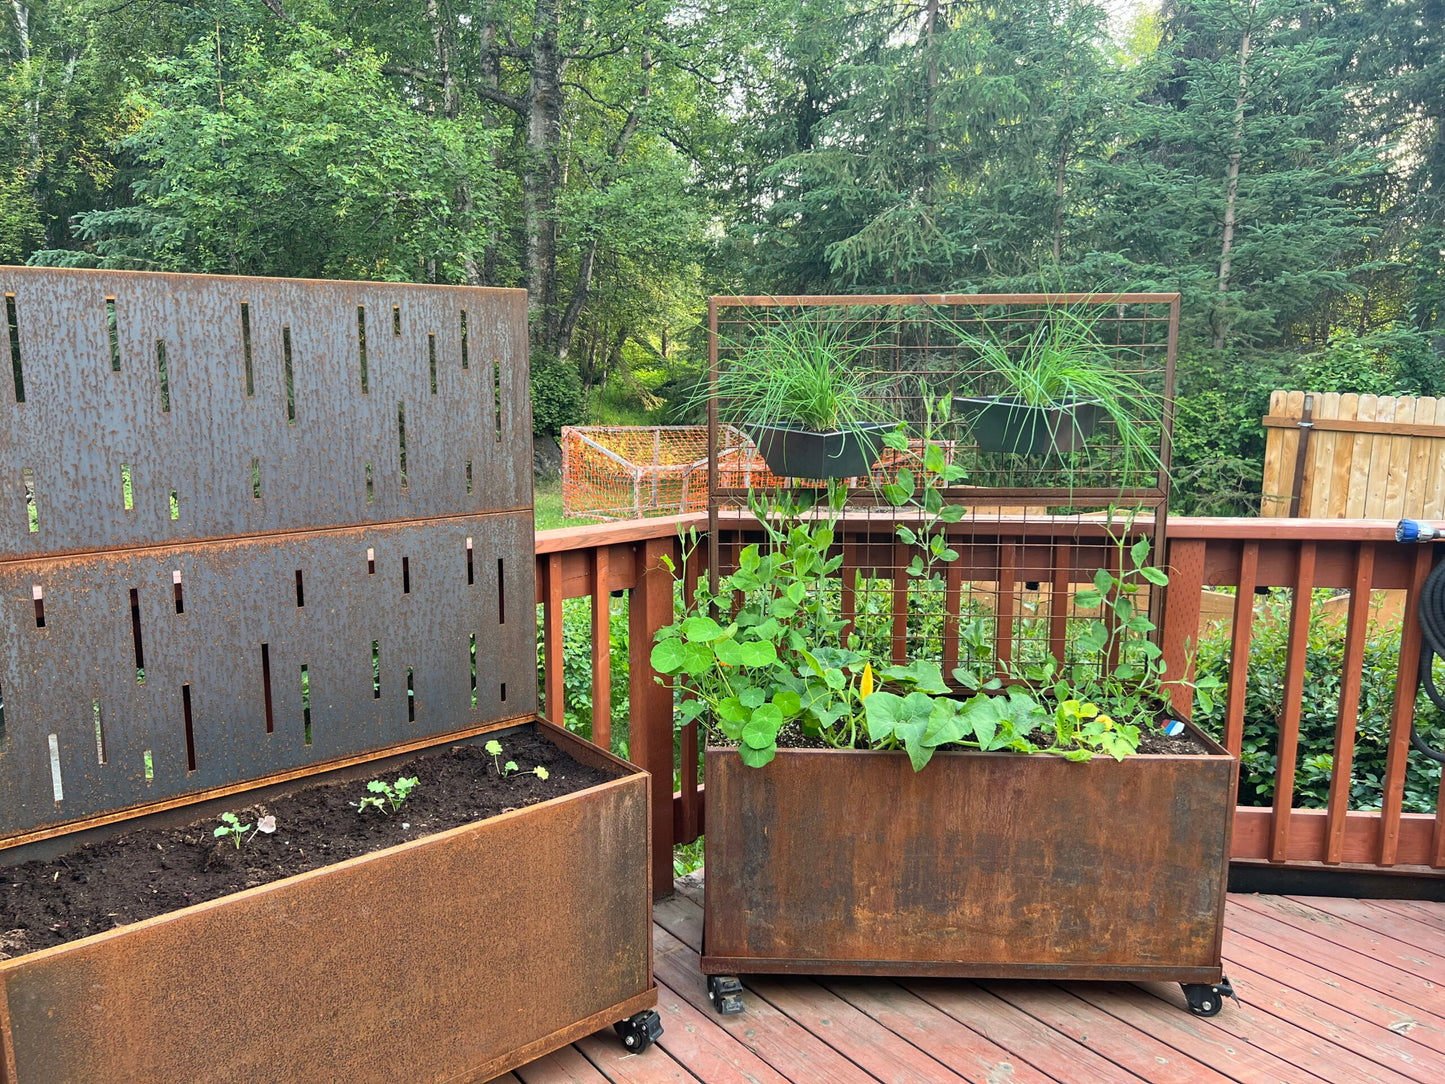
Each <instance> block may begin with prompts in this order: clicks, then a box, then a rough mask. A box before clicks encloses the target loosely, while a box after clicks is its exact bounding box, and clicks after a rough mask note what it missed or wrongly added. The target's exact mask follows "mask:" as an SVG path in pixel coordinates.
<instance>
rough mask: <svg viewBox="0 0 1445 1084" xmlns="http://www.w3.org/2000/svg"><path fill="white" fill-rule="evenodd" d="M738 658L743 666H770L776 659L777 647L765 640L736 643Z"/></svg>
mask: <svg viewBox="0 0 1445 1084" xmlns="http://www.w3.org/2000/svg"><path fill="white" fill-rule="evenodd" d="M738 660H739V661H740V662H741V663H742V664H743V665H744V666H771V665H772V664H773V663H775V662H777V661H778V649H777V648H775V647H774V646H773V645H772V644H770V643H769V642H768V641H766V640H751V641H749V642H747V643H745V644H739V645H738Z"/></svg>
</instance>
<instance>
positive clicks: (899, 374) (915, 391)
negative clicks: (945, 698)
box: [708, 294, 1179, 687]
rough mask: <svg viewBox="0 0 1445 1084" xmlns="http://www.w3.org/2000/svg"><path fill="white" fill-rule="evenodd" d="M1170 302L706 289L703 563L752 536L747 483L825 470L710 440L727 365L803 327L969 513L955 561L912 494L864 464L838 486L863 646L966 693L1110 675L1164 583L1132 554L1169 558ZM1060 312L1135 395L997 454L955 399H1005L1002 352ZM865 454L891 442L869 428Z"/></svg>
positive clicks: (943, 492)
mask: <svg viewBox="0 0 1445 1084" xmlns="http://www.w3.org/2000/svg"><path fill="white" fill-rule="evenodd" d="M1178 315H1179V299H1178V295H1177V294H1114V295H1082V294H1067V295H1046V294H1032V295H1028V294H1024V295H932V296H922V295H904V296H857V297H849V296H825V297H717V298H713V299H711V300H710V302H709V353H710V380H711V391H712V395H711V396H710V398H709V402H708V432H709V445H708V446H709V451H710V453H714V454H711V455H710V456H709V471H710V477H709V492H710V494H711V497H710V500H709V513H710V527H711V532H710V543H709V567H710V569H711V570H712V572H713V574H714V575H715V574H716V573H718V572H719V571H721V572H726V571H728V570H729V569H731V568H732V567H734V566H735V562H736V560H737V553H738V551H739V549H740V548H741V547H742V546H743V545H745V544H746V543H747V542H749V541H755V540H757V539H758V538H759V535H758V534H757V532H756V531H754V530H752V529H751V528H750V527H749V523H750V521H751V517H750V516H748V515H746V513H745V509H746V507H747V502H748V497H749V493H750V492H751V493H752V494H754V495H757V494H760V493H764V492H766V491H768V490H783V489H788V488H792V489H799V488H801V489H804V490H807V489H810V488H811V489H813V490H815V491H816V490H818V488H819V487H821V486H822V485H823V484H824V483H823V482H821V481H819V480H817V479H804V478H793V479H788V478H781V477H777V476H771V477H768V478H766V479H765V480H753V481H752V485H751V486H750V487H749V486H747V485H740V484H738V482H739V480H738V479H737V478H736V477H735V476H730V475H729V473H728V471H727V470H726V468H725V466H724V464H725V460H723V459H719V458H718V457H717V455H716V454H715V453H717V452H719V451H721V450H722V445H721V443H720V434H722V433H724V432H726V431H728V430H729V427H730V426H733V425H735V424H736V423H738V422H739V421H742V420H743V417H742V414H741V412H740V411H739V410H737V409H736V408H735V404H734V403H732V402H731V401H730V400H729V399H727V398H725V397H723V396H722V395H720V394H719V389H720V387H723V388H725V387H726V384H727V381H726V374H727V372H728V367H729V366H730V365H732V364H735V363H737V361H738V359H739V358H740V357H742V355H744V354H745V353H746V352H747V351H748V350H749V349H750V348H752V346H753V344H754V343H755V342H756V341H757V340H758V338H759V337H760V336H763V335H765V334H766V333H767V329H769V328H779V327H784V326H785V325H787V324H788V323H789V322H798V321H806V322H808V324H810V325H811V326H813V327H817V328H821V329H823V332H824V335H823V337H824V338H825V339H827V340H828V341H829V342H830V343H832V344H833V345H834V346H837V347H840V355H841V356H842V357H844V358H846V359H847V360H846V362H844V364H847V365H849V366H851V367H853V368H854V369H856V370H862V371H864V372H865V373H866V374H867V379H865V380H863V381H861V382H860V384H859V386H860V387H862V388H863V389H865V390H864V394H865V395H866V396H867V398H868V399H869V400H870V402H869V404H868V405H869V410H868V412H867V416H868V417H869V418H874V419H881V420H883V421H884V424H886V425H888V426H890V427H891V426H894V425H898V426H901V427H902V428H901V429H900V430H899V432H900V433H905V434H906V437H907V445H906V446H907V447H908V449H909V451H910V452H913V453H914V455H913V456H911V457H909V458H910V460H911V461H910V463H909V464H908V465H909V467H910V473H911V474H912V475H913V480H914V481H916V483H917V486H918V489H919V491H920V492H921V490H922V489H923V488H924V487H925V486H927V485H929V484H931V485H932V486H933V487H934V488H935V489H936V490H937V498H938V499H939V500H941V502H942V503H944V504H947V505H949V506H953V507H957V508H960V509H961V510H962V512H961V517H960V518H959V519H958V521H957V522H955V523H951V524H948V525H946V526H944V527H943V528H941V529H942V530H943V532H944V535H945V537H946V546H947V547H948V548H949V549H951V550H952V551H954V552H956V553H957V555H958V556H957V558H956V559H954V560H948V561H934V560H927V558H928V556H929V555H928V551H927V547H926V545H925V544H924V542H923V540H922V533H921V531H920V530H912V528H910V527H909V525H910V523H912V525H913V527H914V528H918V527H920V526H921V523H915V522H913V521H914V519H920V520H927V519H928V518H929V517H928V516H926V515H925V514H924V513H923V511H922V509H921V503H920V500H917V499H916V500H914V501H912V502H905V503H906V504H907V505H908V506H907V507H899V506H898V504H897V503H896V500H895V499H894V498H896V496H897V494H896V492H895V493H890V492H889V490H888V487H887V486H886V485H884V484H882V482H881V481H880V479H879V477H878V475H879V471H878V470H877V469H876V467H875V469H873V470H871V471H864V472H863V473H860V474H857V475H855V476H853V477H851V478H847V479H843V480H841V481H839V482H837V483H835V484H836V485H840V486H841V487H842V488H843V491H844V492H845V493H846V502H845V507H844V508H843V510H842V512H841V516H840V519H839V522H838V531H837V534H838V539H839V541H838V543H837V552H838V554H840V555H841V556H842V558H843V562H842V567H841V570H840V572H841V574H840V577H839V580H838V583H837V588H836V592H835V593H834V595H833V597H830V598H828V599H825V600H824V603H825V605H828V606H830V607H834V606H835V607H837V612H838V613H839V614H840V615H842V616H843V617H844V618H845V619H846V620H847V621H848V622H849V624H848V631H849V633H850V634H852V635H854V636H856V638H857V640H856V642H857V644H858V646H859V647H860V648H861V649H862V650H864V651H865V652H866V653H867V654H868V655H869V656H870V657H873V658H878V659H882V660H891V661H892V662H895V663H902V662H904V661H912V660H916V659H924V658H931V659H936V660H937V661H939V662H940V663H941V665H942V668H943V671H944V673H945V675H953V674H954V673H955V672H956V671H957V672H958V673H959V674H968V673H971V674H972V675H974V677H973V679H972V680H969V681H963V680H961V679H960V682H959V683H960V684H962V685H963V686H964V687H967V686H968V685H970V684H972V683H973V681H978V682H982V681H984V680H987V679H990V678H993V677H998V678H1002V679H1004V680H1005V681H1007V680H1009V679H1010V678H1011V677H1014V676H1016V675H1018V674H1019V673H1020V672H1021V671H1022V670H1024V669H1025V668H1027V667H1029V666H1030V665H1032V664H1043V663H1045V662H1046V661H1047V660H1050V659H1052V660H1054V661H1055V662H1057V663H1058V664H1060V665H1064V664H1072V663H1076V662H1080V661H1087V662H1089V663H1090V664H1091V665H1093V664H1097V665H1098V666H1100V667H1107V668H1108V669H1111V670H1112V669H1113V667H1114V666H1116V665H1117V664H1118V662H1119V661H1120V658H1121V656H1123V657H1127V656H1128V654H1129V653H1130V652H1131V651H1134V650H1136V648H1137V645H1138V643H1139V642H1142V641H1144V640H1146V639H1150V638H1151V637H1152V638H1154V639H1155V640H1156V641H1157V632H1151V631H1150V630H1148V629H1146V628H1145V627H1144V622H1142V621H1135V622H1134V624H1133V626H1132V627H1130V625H1129V622H1130V621H1131V620H1132V618H1133V617H1134V616H1135V615H1138V616H1144V615H1148V616H1151V617H1152V623H1153V624H1154V625H1155V626H1157V625H1159V624H1160V623H1161V615H1162V609H1161V603H1162V591H1160V590H1159V589H1158V588H1157V587H1156V586H1154V585H1153V584H1150V583H1149V582H1148V581H1147V580H1146V579H1144V577H1143V576H1142V575H1141V574H1140V573H1139V571H1138V568H1137V565H1139V564H1150V565H1154V566H1157V565H1159V564H1160V563H1161V562H1162V554H1163V541H1164V532H1165V524H1166V516H1167V503H1168V495H1169V475H1168V467H1169V459H1170V434H1171V428H1172V421H1173V390H1174V389H1173V380H1174V358H1175V350H1176V343H1177V334H1178ZM1061 320H1066V321H1070V322H1072V324H1073V325H1074V326H1075V327H1077V328H1082V329H1083V336H1082V338H1083V339H1085V340H1086V341H1087V349H1088V352H1089V353H1090V354H1091V355H1092V356H1093V358H1094V359H1095V361H1094V364H1096V365H1097V366H1099V367H1102V368H1103V369H1104V370H1105V371H1106V372H1107V373H1108V374H1112V376H1113V378H1114V379H1115V380H1116V381H1117V383H1118V384H1119V385H1120V386H1122V387H1124V388H1125V389H1126V390H1128V391H1130V394H1127V395H1125V396H1124V397H1123V406H1124V407H1125V408H1126V410H1127V413H1126V412H1125V411H1124V410H1120V409H1119V406H1118V404H1113V406H1114V413H1111V412H1110V410H1108V409H1104V408H1102V407H1100V408H1099V409H1097V410H1096V411H1095V412H1094V413H1095V414H1096V416H1095V417H1093V418H1091V419H1088V421H1090V422H1092V423H1094V424H1093V426H1092V429H1090V430H1089V431H1088V432H1087V433H1080V432H1077V430H1079V429H1083V428H1086V427H1085V426H1082V425H1077V424H1076V423H1074V422H1072V421H1067V420H1066V421H1065V422H1063V423H1062V424H1061V425H1060V426H1056V428H1055V430H1054V431H1053V432H1064V433H1065V436H1067V437H1069V438H1072V439H1067V440H1058V441H1056V442H1055V444H1054V445H1052V446H1049V445H1048V443H1047V442H1045V447H1044V448H1043V449H1042V450H1040V449H1038V448H1035V449H1032V453H1033V454H1025V453H1026V452H1027V451H1028V450H1026V449H1023V448H1022V446H1020V445H1018V444H1005V446H1004V447H1005V448H1009V449H1014V450H1002V451H1000V450H991V449H990V445H989V439H988V437H987V435H986V434H982V433H981V432H980V430H981V429H982V428H983V422H985V421H988V419H983V420H980V418H979V417H978V415H977V413H976V411H977V409H978V408H977V406H976V404H973V403H965V402H961V401H962V400H975V401H977V400H985V401H987V400H990V399H992V398H996V399H998V400H1000V401H1003V402H1005V403H1009V402H1013V401H1014V400H1012V399H1011V398H1010V393H1011V392H1013V391H1015V390H1016V389H1015V388H1013V387H1011V386H1010V384H1009V381H1008V378H1007V377H1006V376H1005V375H1004V374H1003V373H1001V372H1000V364H999V359H1000V358H1003V359H1005V361H1008V362H1015V363H1016V362H1019V361H1020V360H1023V359H1024V355H1025V353H1026V350H1027V344H1028V343H1029V342H1030V341H1031V340H1035V339H1037V338H1039V337H1041V336H1046V335H1047V334H1048V332H1049V328H1050V326H1051V322H1057V321H1061ZM1077 337H1078V336H1076V338H1077ZM990 347H992V348H994V349H993V350H992V351H991V352H990V349H989V348H990ZM720 378H722V380H721V382H720ZM930 400H932V401H933V402H932V404H930ZM939 401H942V402H943V403H944V407H943V409H942V411H941V414H942V417H943V420H942V421H940V411H939V407H938V402H939ZM955 402H958V403H959V407H958V409H953V404H954V403H955ZM730 408H734V409H731V410H730ZM1010 409H1012V408H1010ZM971 410H972V411H974V413H970V411H971ZM1116 415H1118V416H1116ZM785 420H786V419H785ZM1051 424H1053V423H1051ZM743 428H744V429H745V430H748V431H749V434H750V435H752V436H754V437H756V436H757V432H756V430H755V429H754V428H753V427H751V426H749V425H747V424H744V425H743ZM895 442H896V443H898V444H902V443H903V442H902V441H899V440H897V438H895ZM928 444H933V445H935V446H936V447H937V449H938V452H937V453H935V455H936V459H935V461H934V465H935V466H936V465H937V464H938V463H947V464H949V465H950V466H951V467H953V468H956V469H955V470H953V471H952V472H950V473H949V474H948V475H947V476H946V477H945V476H944V475H942V474H939V473H936V472H935V473H934V474H933V475H932V476H931V483H930V481H929V474H928V472H927V471H925V470H923V469H921V468H922V465H923V464H922V461H921V460H922V457H923V456H924V455H925V454H926V446H927V445H928ZM993 447H994V448H997V447H998V445H997V442H995V443H994V445H993ZM872 450H873V451H876V452H879V453H881V454H882V455H884V456H900V455H901V454H902V453H900V452H898V451H895V450H894V449H893V448H889V447H884V446H882V445H881V444H879V443H876V442H875V444H874V447H873V449H872ZM957 475H961V477H960V476H957ZM892 478H893V479H896V478H897V473H896V470H895V471H894V472H893V474H892ZM900 525H902V526H903V527H904V528H906V529H905V530H903V531H900V529H899V528H900ZM910 532H911V533H910ZM1140 539H1148V540H1149V541H1148V544H1147V546H1145V547H1143V549H1145V550H1147V557H1146V558H1145V559H1144V560H1143V561H1139V560H1137V559H1136V558H1137V557H1138V556H1139V553H1138V551H1136V550H1135V548H1134V544H1135V543H1136V542H1138V541H1139V540H1140ZM920 556H922V557H923V558H925V560H924V561H923V564H924V568H923V569H922V570H920V569H919V558H920ZM1099 570H1104V571H1105V572H1106V573H1107V574H1108V579H1107V580H1105V579H1103V578H1099ZM1096 578H1099V582H1100V583H1101V584H1105V585H1107V586H1108V590H1107V591H1105V592H1104V597H1103V599H1102V600H1095V599H1094V594H1093V593H1092V592H1091V591H1090V588H1091V585H1093V584H1094V582H1095V580H1096ZM1081 591H1082V592H1084V599H1085V601H1084V602H1082V603H1081V602H1079V601H1078V598H1077V597H1078V596H1079V594H1080V592H1081ZM1121 599H1127V600H1126V601H1121ZM1101 625H1102V626H1103V627H1105V628H1106V629H1107V630H1108V631H1109V633H1110V636H1109V638H1108V640H1107V643H1106V644H1105V646H1103V647H1102V648H1101V647H1099V646H1098V644H1097V643H1096V642H1095V638H1094V637H1095V634H1096V632H1097V630H1098V628H1099V627H1100V626H1101ZM1091 630H1093V631H1091Z"/></svg>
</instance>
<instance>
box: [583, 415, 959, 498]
mask: <svg viewBox="0 0 1445 1084" xmlns="http://www.w3.org/2000/svg"><path fill="white" fill-rule="evenodd" d="M718 444H719V450H718V482H719V484H720V485H721V486H722V487H723V488H724V489H749V488H752V489H772V488H777V487H779V486H782V485H783V484H784V479H782V478H779V477H778V476H777V475H775V474H774V473H773V472H772V471H770V470H768V466H767V464H766V463H764V462H763V458H762V456H760V455H759V454H758V450H757V447H756V445H754V444H753V442H752V440H750V439H749V438H748V437H747V435H746V434H744V433H743V432H742V431H740V430H738V429H735V428H732V427H731V426H727V427H724V428H723V430H722V433H721V436H720V439H719V441H718ZM945 450H946V452H951V451H952V448H951V442H945ZM922 451H923V449H922V443H921V442H920V441H910V442H909V450H908V451H907V452H897V451H893V450H891V449H889V450H885V451H884V453H883V455H882V456H880V457H879V460H878V463H877V464H876V465H875V466H874V468H873V481H874V482H875V483H882V482H887V481H892V480H893V479H894V478H895V477H896V476H897V473H898V470H899V468H901V467H904V466H908V467H911V468H913V469H914V470H915V471H916V470H917V469H918V461H919V459H920V458H921V456H922ZM707 497H708V488H707V427H706V426H702V425H568V426H564V427H563V428H562V514H563V515H564V516H568V517H576V518H587V519H641V518H643V517H644V516H667V515H676V514H678V513H681V512H702V511H706V510H707Z"/></svg>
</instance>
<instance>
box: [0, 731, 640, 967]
mask: <svg viewBox="0 0 1445 1084" xmlns="http://www.w3.org/2000/svg"><path fill="white" fill-rule="evenodd" d="M531 722H532V723H534V724H535V725H536V726H537V727H538V729H540V730H542V731H543V732H544V733H553V734H563V735H565V736H567V737H568V738H572V737H573V735H572V734H571V733H570V732H568V731H565V730H562V729H561V728H560V727H558V726H556V725H555V724H553V723H550V722H548V721H547V720H545V719H534V720H531ZM523 725H526V724H523ZM488 733H492V732H491V731H489V732H488ZM579 740H580V739H579ZM454 743H455V739H454V738H449V739H445V740H443V741H440V742H437V743H436V744H437V745H447V744H454ZM427 748H433V747H427ZM417 751H418V752H420V750H417ZM596 752H597V753H598V754H600V755H605V756H606V757H607V758H608V760H610V761H612V762H614V766H615V767H620V768H623V769H625V770H626V774H625V775H620V776H618V777H617V778H616V779H608V780H606V781H604V782H601V783H597V784H595V785H593V786H590V787H583V788H582V789H580V790H574V791H572V792H571V793H570V794H561V795H558V796H557V797H555V798H548V799H546V800H545V801H541V802H534V803H533V804H531V805H527V806H522V807H521V808H520V809H509V810H506V811H505V812H502V813H497V814H494V815H493V816H490V817H483V818H482V819H481V820H475V821H468V822H467V823H466V824H458V825H456V826H455V827H452V828H444V829H442V830H441V831H440V832H431V833H429V834H427V835H424V836H418V837H417V838H416V839H408V840H406V841H405V842H402V843H393V844H392V845H391V846H390V847H382V848H380V849H379V850H375V851H368V852H367V853H366V854H357V855H352V856H351V857H350V858H344V859H342V860H341V861H340V862H331V863H328V864H327V865H324V866H318V867H316V868H315V869H308V870H303V871H302V872H300V873H293V874H291V875H290V876H289V877H282V878H280V879H278V880H275V881H267V882H266V883H265V884H261V885H253V886H252V887H250V888H243V889H241V890H240V891H239V892H230V893H227V894H226V895H224V896H217V897H216V898H215V899H212V900H203V901H201V902H200V903H192V904H189V905H187V906H185V907H178V908H176V909H175V910H174V911H167V912H166V913H165V914H163V915H151V916H150V917H149V918H143V919H140V920H138V921H136V922H127V923H126V924H125V925H123V926H116V927H114V928H113V929H109V930H102V931H101V932H99V933H93V934H89V935H88V936H86V937H78V938H76V939H75V940H74V941H66V942H65V943H64V944H60V945H51V946H49V947H48V948H43V949H39V950H37V951H35V952H27V953H25V954H24V955H23V956H15V957H12V958H11V959H8V960H0V975H3V974H4V973H5V972H8V971H13V970H17V969H19V968H23V967H25V966H26V965H28V964H30V963H32V962H38V961H43V960H48V959H50V958H51V957H52V956H56V955H59V954H61V953H64V952H67V951H70V950H73V949H79V948H81V947H83V946H88V945H95V944H99V943H100V942H103V941H107V940H110V939H113V938H116V937H123V936H125V935H127V934H129V933H130V932H131V931H133V930H137V929H141V928H144V927H150V926H154V925H157V924H159V923H163V922H174V921H181V920H183V919H184V918H185V917H186V916H189V915H193V914H198V913H201V912H203V911H206V910H208V909H213V908H216V907H223V906H225V905H227V904H228V903H230V902H231V901H232V900H237V899H242V898H245V897H250V896H258V895H261V894H262V893H265V892H273V891H278V890H281V889H284V888H286V887H288V886H291V885H294V884H298V883H300V882H302V881H305V880H308V879H311V878H315V877H323V876H327V875H329V874H331V873H332V872H333V871H335V870H339V869H348V868H351V867H353V866H359V865H363V864H365V863H368V862H377V861H384V860H386V859H388V858H390V857H391V856H393V855H396V854H400V853H402V852H405V851H409V850H415V849H416V848H418V847H422V846H429V845H433V844H435V843H436V842H437V841H438V840H446V839H454V838H456V837H458V836H462V835H466V834H467V833H469V832H476V831H478V830H479V829H481V828H482V827H484V826H486V825H491V824H496V823H499V822H503V821H507V820H512V819H515V818H518V817H525V816H527V815H528V814H531V813H535V812H536V811H538V810H542V809H551V808H554V807H556V806H558V805H560V804H562V803H564V802H570V801H573V800H575V799H579V798H582V797H584V796H587V795H591V794H600V793H602V792H604V791H607V790H611V789H614V788H616V787H622V786H626V785H628V784H629V783H631V782H632V781H633V780H635V779H636V778H637V777H638V776H642V777H645V778H646V777H648V773H647V772H645V771H643V770H642V769H641V768H638V767H636V766H635V765H633V764H629V763H628V762H627V761H625V760H622V759H621V758H620V757H618V756H616V755H614V754H612V753H609V752H607V751H606V750H604V749H597V750H596ZM318 774H324V773H318Z"/></svg>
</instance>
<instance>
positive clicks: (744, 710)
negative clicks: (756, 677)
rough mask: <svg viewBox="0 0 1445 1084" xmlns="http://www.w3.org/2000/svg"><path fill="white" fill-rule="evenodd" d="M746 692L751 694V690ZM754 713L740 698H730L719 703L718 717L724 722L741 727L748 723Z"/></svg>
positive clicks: (725, 698)
mask: <svg viewBox="0 0 1445 1084" xmlns="http://www.w3.org/2000/svg"><path fill="white" fill-rule="evenodd" d="M744 691H745V692H749V691H751V690H744ZM752 713H753V712H752V709H751V708H749V707H748V706H747V705H746V704H744V703H743V702H742V699H741V698H740V697H736V696H728V697H724V698H723V699H721V700H719V701H718V705H717V717H718V718H719V719H721V720H723V721H724V722H728V723H737V724H739V725H741V724H743V723H745V722H747V721H748V719H749V718H750V717H751V716H752Z"/></svg>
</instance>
